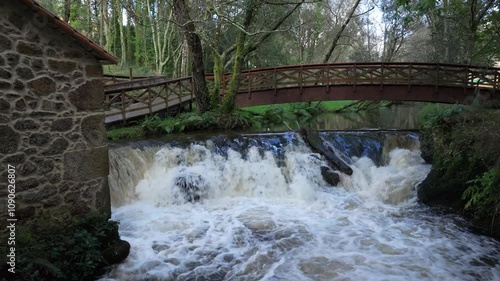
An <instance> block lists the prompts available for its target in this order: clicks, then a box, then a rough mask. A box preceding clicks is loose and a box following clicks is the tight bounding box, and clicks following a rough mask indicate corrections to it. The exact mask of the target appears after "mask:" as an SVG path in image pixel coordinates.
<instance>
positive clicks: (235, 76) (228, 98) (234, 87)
mask: <svg viewBox="0 0 500 281" xmlns="http://www.w3.org/2000/svg"><path fill="white" fill-rule="evenodd" d="M257 2H258V1H256V0H248V2H247V3H248V4H247V7H246V11H245V17H244V19H243V25H242V26H243V29H244V30H241V31H240V33H239V35H238V39H237V40H236V52H235V54H234V65H233V71H232V74H231V80H230V81H229V87H228V91H227V93H225V95H224V99H223V100H222V112H224V113H230V112H232V111H234V108H235V105H236V104H235V102H236V93H237V92H238V87H239V83H240V75H241V69H242V67H243V62H244V60H245V55H246V54H245V53H244V51H245V50H244V49H245V41H246V37H247V33H246V30H247V28H248V27H249V26H250V23H251V22H252V19H253V17H254V15H255V12H256V10H257ZM246 53H247V54H248V53H249V52H248V51H247V52H246Z"/></svg>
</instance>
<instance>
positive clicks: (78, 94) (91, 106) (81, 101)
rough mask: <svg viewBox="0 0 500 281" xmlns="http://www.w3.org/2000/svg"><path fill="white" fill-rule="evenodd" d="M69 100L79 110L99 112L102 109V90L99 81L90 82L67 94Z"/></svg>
mask: <svg viewBox="0 0 500 281" xmlns="http://www.w3.org/2000/svg"><path fill="white" fill-rule="evenodd" d="M69 100H70V101H71V103H72V104H73V105H74V106H75V107H76V108H77V109H78V110H79V111H86V110H100V109H102V108H103V100H104V89H103V84H102V81H101V80H97V79H96V80H90V81H87V82H86V83H85V84H83V85H81V86H80V87H79V88H78V89H76V90H75V91H72V92H70V93H69Z"/></svg>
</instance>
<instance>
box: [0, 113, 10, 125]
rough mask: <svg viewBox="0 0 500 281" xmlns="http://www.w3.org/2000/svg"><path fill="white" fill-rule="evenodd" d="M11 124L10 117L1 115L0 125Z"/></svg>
mask: <svg viewBox="0 0 500 281" xmlns="http://www.w3.org/2000/svg"><path fill="white" fill-rule="evenodd" d="M9 122H10V118H9V115H5V114H0V124H5V123H9Z"/></svg>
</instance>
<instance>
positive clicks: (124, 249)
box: [102, 240, 130, 265]
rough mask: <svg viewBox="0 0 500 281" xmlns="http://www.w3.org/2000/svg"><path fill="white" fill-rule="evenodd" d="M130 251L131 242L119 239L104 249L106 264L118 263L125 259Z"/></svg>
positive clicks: (103, 255) (103, 254)
mask: <svg viewBox="0 0 500 281" xmlns="http://www.w3.org/2000/svg"><path fill="white" fill-rule="evenodd" d="M129 253H130V243H129V242H127V241H125V240H119V241H116V242H115V243H113V244H112V245H111V246H109V247H108V248H107V249H106V250H104V251H102V257H103V259H104V261H105V263H106V264H108V265H111V264H117V263H120V262H122V261H123V260H125V259H126V258H127V256H128V254H129Z"/></svg>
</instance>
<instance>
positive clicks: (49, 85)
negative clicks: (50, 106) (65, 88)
mask: <svg viewBox="0 0 500 281" xmlns="http://www.w3.org/2000/svg"><path fill="white" fill-rule="evenodd" d="M28 87H29V88H30V89H31V90H32V91H33V92H34V93H35V94H37V95H39V96H46V95H49V94H52V93H54V92H55V91H56V82H55V81H54V80H52V79H51V78H50V77H47V76H43V77H40V78H35V79H34V80H31V81H29V82H28Z"/></svg>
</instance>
